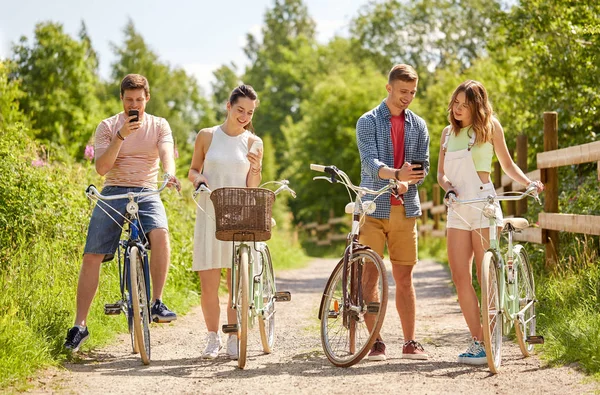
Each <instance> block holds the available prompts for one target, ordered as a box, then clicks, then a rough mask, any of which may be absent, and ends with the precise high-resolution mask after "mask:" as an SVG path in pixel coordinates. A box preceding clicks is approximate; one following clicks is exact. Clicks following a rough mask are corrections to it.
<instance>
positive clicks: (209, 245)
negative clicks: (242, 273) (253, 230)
mask: <svg viewBox="0 0 600 395" xmlns="http://www.w3.org/2000/svg"><path fill="white" fill-rule="evenodd" d="M251 135H252V132H249V131H247V130H245V131H244V132H243V133H242V134H240V135H238V136H235V137H231V136H228V135H227V134H225V132H223V130H222V129H221V127H220V126H217V127H215V129H214V132H213V137H212V142H211V143H210V147H209V148H208V152H207V153H206V158H205V159H204V170H203V172H202V174H204V176H205V177H206V178H207V180H208V186H209V188H210V189H211V190H215V189H217V188H222V187H245V186H246V177H247V176H248V171H249V170H250V161H248V158H247V157H246V155H247V154H248V139H249V138H250V136H251ZM198 202H199V204H200V207H202V208H203V209H204V211H206V213H208V214H209V215H210V217H208V216H207V215H206V213H205V212H204V211H202V210H200V209H197V210H196V226H195V228H194V253H193V263H192V270H194V271H201V270H209V269H221V268H231V258H232V255H233V247H232V242H231V241H220V240H217V239H216V238H215V221H214V220H213V218H214V217H215V209H214V206H213V204H212V201H211V200H210V197H209V196H208V194H207V193H201V194H200V196H199V197H198ZM211 217H212V218H211Z"/></svg>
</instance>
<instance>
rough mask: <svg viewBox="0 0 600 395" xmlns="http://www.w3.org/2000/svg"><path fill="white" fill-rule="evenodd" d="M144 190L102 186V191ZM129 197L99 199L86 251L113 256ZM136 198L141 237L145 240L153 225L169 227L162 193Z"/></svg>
mask: <svg viewBox="0 0 600 395" xmlns="http://www.w3.org/2000/svg"><path fill="white" fill-rule="evenodd" d="M143 190H148V189H147V188H140V187H117V186H106V187H104V188H103V189H102V192H101V193H102V194H103V195H121V194H125V193H128V192H141V191H143ZM128 201H129V200H128V199H118V200H108V201H98V202H97V203H96V207H94V211H93V212H92V218H91V219H90V225H89V227H88V233H87V239H86V241H85V248H84V250H83V253H84V254H102V255H105V257H104V262H106V261H110V260H111V259H113V257H114V254H115V251H116V249H117V246H118V244H119V239H120V238H121V233H123V229H122V227H123V223H124V222H125V219H124V218H123V217H124V216H125V212H126V206H127V203H128ZM136 202H137V204H138V206H139V211H138V215H139V218H140V237H142V241H145V238H147V234H148V233H149V232H150V231H151V230H153V229H167V230H168V229H169V224H168V222H167V213H166V211H165V207H164V205H163V203H162V200H161V199H160V195H158V194H157V195H151V196H144V197H141V198H137V199H136ZM108 206H110V207H108ZM111 207H112V208H111ZM102 209H104V210H102ZM113 209H114V210H113ZM105 211H106V212H105ZM115 211H116V212H115ZM107 213H108V214H107ZM117 213H119V214H117Z"/></svg>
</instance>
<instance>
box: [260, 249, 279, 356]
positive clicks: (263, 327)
mask: <svg viewBox="0 0 600 395" xmlns="http://www.w3.org/2000/svg"><path fill="white" fill-rule="evenodd" d="M263 251H264V255H263V253H260V254H258V255H259V259H260V261H261V264H262V276H261V278H260V283H259V284H258V285H259V288H260V297H261V298H262V306H261V307H262V316H261V317H259V318H258V329H259V331H260V340H261V343H262V347H263V351H264V352H265V353H267V354H269V353H271V351H273V344H274V343H275V293H276V288H275V275H274V274H273V262H272V261H271V253H270V252H269V247H267V246H266V245H265V246H264V250H263Z"/></svg>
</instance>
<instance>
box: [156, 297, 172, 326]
mask: <svg viewBox="0 0 600 395" xmlns="http://www.w3.org/2000/svg"><path fill="white" fill-rule="evenodd" d="M150 314H152V321H154V322H158V323H165V322H171V321H175V320H176V319H177V314H175V313H173V312H172V311H171V310H169V309H168V307H167V306H165V304H164V303H163V302H162V301H161V300H160V299H156V301H155V302H154V304H153V305H152V309H151V310H150Z"/></svg>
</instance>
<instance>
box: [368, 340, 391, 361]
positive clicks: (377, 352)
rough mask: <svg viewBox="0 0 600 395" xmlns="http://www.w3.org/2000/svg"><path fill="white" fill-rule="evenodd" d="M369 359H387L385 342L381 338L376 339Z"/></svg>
mask: <svg viewBox="0 0 600 395" xmlns="http://www.w3.org/2000/svg"><path fill="white" fill-rule="evenodd" d="M367 359H368V360H369V361H385V360H386V359H387V357H386V356H385V343H384V342H383V341H381V340H380V339H377V340H375V343H373V347H371V352H370V353H369V355H368V356H367Z"/></svg>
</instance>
